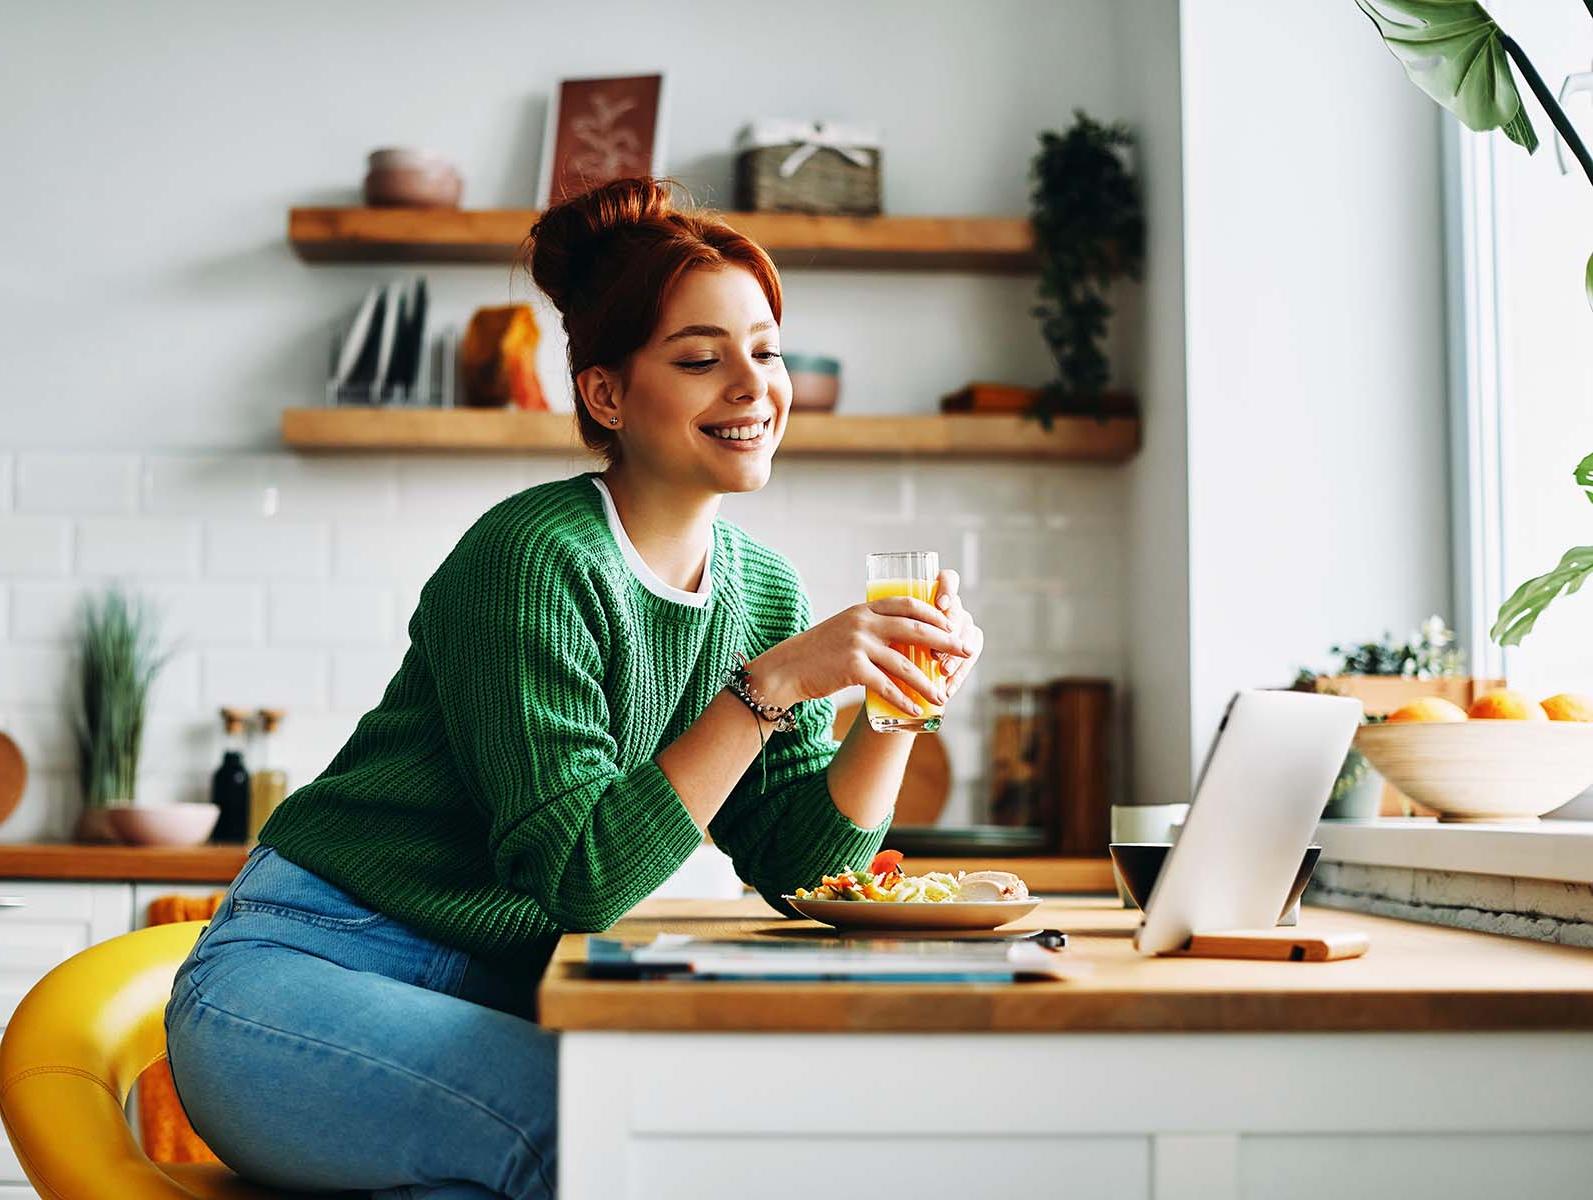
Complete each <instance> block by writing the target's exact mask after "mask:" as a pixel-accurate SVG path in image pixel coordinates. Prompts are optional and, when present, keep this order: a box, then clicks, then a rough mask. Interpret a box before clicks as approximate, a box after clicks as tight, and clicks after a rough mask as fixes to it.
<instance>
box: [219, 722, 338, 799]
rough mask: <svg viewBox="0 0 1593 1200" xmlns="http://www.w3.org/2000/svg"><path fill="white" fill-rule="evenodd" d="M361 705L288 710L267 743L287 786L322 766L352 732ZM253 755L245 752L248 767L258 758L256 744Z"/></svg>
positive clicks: (295, 784)
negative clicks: (308, 711)
mask: <svg viewBox="0 0 1593 1200" xmlns="http://www.w3.org/2000/svg"><path fill="white" fill-rule="evenodd" d="M363 715H364V710H362V709H332V710H330V711H328V712H318V713H314V714H308V715H305V716H299V715H297V714H295V713H292V712H290V713H289V714H288V716H287V720H286V721H285V722H284V723H283V725H282V728H281V730H280V731H279V732H278V733H277V735H276V738H275V740H274V741H273V742H272V745H271V754H272V759H273V762H274V763H275V764H276V765H277V766H280V767H282V768H283V769H284V770H285V771H286V772H287V774H288V788H289V790H290V791H291V790H292V789H293V788H297V787H302V786H303V785H304V784H306V783H309V782H310V780H312V779H314V778H315V777H316V776H318V775H319V774H320V773H321V772H322V771H324V770H325V769H326V765H327V764H328V763H329V762H331V761H332V759H333V758H335V757H336V756H337V752H338V751H339V750H341V749H342V748H343V746H344V744H345V743H347V741H348V739H349V737H350V735H352V734H353V732H354V729H355V726H357V725H358V724H359V721H360V717H361V716H363ZM253 753H254V757H249V756H247V755H246V756H245V761H246V762H247V763H248V764H249V765H250V767H251V768H252V767H253V766H254V765H256V763H257V762H258V757H259V753H260V747H259V745H258V744H256V746H255V749H254V752H253Z"/></svg>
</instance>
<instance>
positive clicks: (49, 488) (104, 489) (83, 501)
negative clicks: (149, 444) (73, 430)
mask: <svg viewBox="0 0 1593 1200" xmlns="http://www.w3.org/2000/svg"><path fill="white" fill-rule="evenodd" d="M137 510H138V456H137V455H134V454H21V455H18V456H17V460H16V511H17V512H22V513H39V514H42V515H48V516H77V515H93V514H100V513H131V512H136V511H137Z"/></svg>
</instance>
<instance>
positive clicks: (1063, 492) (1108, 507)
mask: <svg viewBox="0 0 1593 1200" xmlns="http://www.w3.org/2000/svg"><path fill="white" fill-rule="evenodd" d="M1126 480H1127V476H1125V475H1124V474H1123V471H1122V469H1121V468H1118V467H1106V466H1086V465H1083V464H1073V463H1070V464H1069V465H1067V466H1065V467H1058V466H1054V465H1053V466H1052V467H1050V468H1049V469H1047V470H1046V471H1044V472H1043V474H1042V475H1041V479H1040V487H1039V490H1038V492H1037V498H1038V504H1039V507H1038V511H1039V512H1040V513H1041V514H1042V515H1043V516H1045V517H1047V518H1049V519H1051V520H1060V521H1063V522H1065V523H1067V524H1079V523H1096V524H1115V525H1122V524H1123V523H1124V522H1125V521H1126V507H1127V504H1128V492H1127V484H1126Z"/></svg>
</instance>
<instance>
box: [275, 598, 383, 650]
mask: <svg viewBox="0 0 1593 1200" xmlns="http://www.w3.org/2000/svg"><path fill="white" fill-rule="evenodd" d="M269 606H270V607H269V613H270V624H269V628H270V638H271V641H272V642H273V643H274V644H275V645H279V646H289V645H296V646H334V645H347V644H350V643H354V644H359V643H379V642H389V641H392V639H393V596H392V593H391V592H390V591H388V590H387V589H386V588H380V587H370V586H368V585H361V584H344V583H278V584H273V585H272V586H271V592H270V600H269Z"/></svg>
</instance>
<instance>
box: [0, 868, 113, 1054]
mask: <svg viewBox="0 0 1593 1200" xmlns="http://www.w3.org/2000/svg"><path fill="white" fill-rule="evenodd" d="M132 904H133V889H132V886H131V885H130V884H125V883H54V882H41V881H38V880H32V879H30V880H0V1028H3V1027H4V1026H5V1024H6V1022H7V1021H9V1020H10V1019H11V1014H12V1012H13V1011H15V1009H16V1007H17V1004H18V1003H19V1002H20V1001H21V999H22V997H23V995H25V994H26V992H27V990H28V989H29V988H31V987H32V986H33V985H34V984H35V983H36V982H38V980H39V979H40V978H41V977H42V976H43V975H44V973H45V972H46V971H48V970H49V969H50V968H51V967H53V966H55V965H56V964H58V963H61V962H64V961H65V960H66V959H68V958H70V957H71V956H72V955H74V954H76V953H77V952H78V951H80V950H85V949H87V948H88V947H89V946H92V945H93V944H94V943H95V942H100V941H104V940H105V939H106V938H108V937H115V936H116V935H117V934H119V933H126V932H127V931H128V930H129V929H131V928H132V927H133V926H132Z"/></svg>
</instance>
